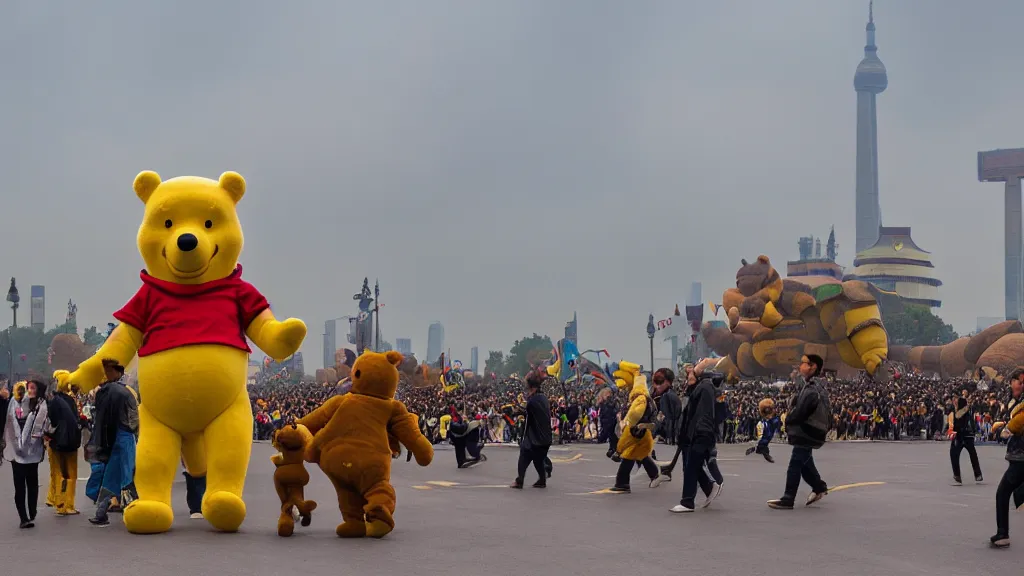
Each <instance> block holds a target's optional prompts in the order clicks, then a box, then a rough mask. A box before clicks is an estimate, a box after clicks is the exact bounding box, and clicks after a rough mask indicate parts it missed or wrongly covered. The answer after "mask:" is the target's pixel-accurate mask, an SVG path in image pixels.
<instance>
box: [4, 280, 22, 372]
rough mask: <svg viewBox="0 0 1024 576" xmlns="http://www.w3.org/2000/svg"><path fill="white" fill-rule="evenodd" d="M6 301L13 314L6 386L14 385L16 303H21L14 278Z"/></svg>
mask: <svg viewBox="0 0 1024 576" xmlns="http://www.w3.org/2000/svg"><path fill="white" fill-rule="evenodd" d="M7 301H8V302H10V303H11V312H13V313H14V317H13V322H12V324H11V329H10V330H9V331H8V332H7V340H8V343H9V344H10V346H11V349H10V350H8V351H7V355H8V358H9V359H10V361H9V363H8V368H9V369H10V378H9V379H8V380H7V383H8V385H10V386H13V385H14V329H15V328H17V327H18V302H21V297H19V296H18V287H17V286H16V285H15V284H14V278H13V277H12V278H11V288H10V290H8V291H7Z"/></svg>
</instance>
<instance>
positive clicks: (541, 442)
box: [510, 372, 553, 490]
mask: <svg viewBox="0 0 1024 576" xmlns="http://www.w3.org/2000/svg"><path fill="white" fill-rule="evenodd" d="M543 383H544V377H543V376H542V375H540V374H538V373H536V372H534V373H532V374H530V375H529V376H527V378H526V410H525V412H526V426H525V427H524V430H523V438H522V441H520V443H519V464H518V473H517V475H516V479H515V481H514V482H512V485H511V486H510V487H511V488H514V489H516V490H522V488H523V481H524V480H525V476H526V469H527V468H529V466H530V463H533V467H534V469H536V470H537V476H538V480H537V481H536V482H534V484H533V487H534V488H546V487H547V479H548V476H549V475H550V472H548V469H547V463H548V462H550V461H549V460H548V450H549V449H550V448H551V441H552V436H553V435H552V433H551V424H550V421H551V420H550V416H551V404H550V403H549V402H548V398H547V396H545V395H544V392H543V391H541V385H542V384H543Z"/></svg>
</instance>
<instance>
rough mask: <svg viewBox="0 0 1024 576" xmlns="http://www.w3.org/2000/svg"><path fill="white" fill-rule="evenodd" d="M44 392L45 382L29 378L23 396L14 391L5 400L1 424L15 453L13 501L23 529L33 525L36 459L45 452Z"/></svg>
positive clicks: (9, 445) (45, 414)
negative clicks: (8, 399) (5, 405)
mask: <svg viewBox="0 0 1024 576" xmlns="http://www.w3.org/2000/svg"><path fill="white" fill-rule="evenodd" d="M45 395H46V384H45V383H43V382H40V381H38V380H31V381H29V382H28V383H27V384H26V385H25V394H24V396H22V397H21V398H20V399H19V398H18V394H15V398H13V399H11V400H10V402H9V403H8V407H7V421H6V423H5V425H4V440H5V443H6V444H7V446H8V447H10V448H11V450H12V451H13V453H14V459H13V460H11V473H12V475H13V477H14V503H15V506H16V507H17V509H18V517H19V518H20V519H21V528H23V529H25V528H32V527H34V526H35V520H36V508H37V506H38V504H39V463H40V462H42V461H43V457H44V456H45V455H46V447H45V445H44V442H43V435H44V434H45V433H46V430H47V427H48V426H49V418H48V410H47V407H46V400H45V398H44V397H45Z"/></svg>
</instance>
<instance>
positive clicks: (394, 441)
mask: <svg viewBox="0 0 1024 576" xmlns="http://www.w3.org/2000/svg"><path fill="white" fill-rule="evenodd" d="M401 363H402V355H401V354H400V353H398V352H394V351H391V352H388V353H387V354H378V353H376V352H364V353H363V355H362V356H360V357H359V359H357V360H356V362H355V364H353V365H352V391H351V392H349V393H348V394H345V395H343V396H334V397H333V398H331V399H330V400H328V401H327V402H325V403H324V404H323V406H320V407H319V408H317V409H316V410H314V411H313V412H312V413H311V414H309V415H307V416H306V417H304V418H302V419H300V420H298V421H297V423H298V424H300V425H302V426H305V427H306V428H308V429H309V431H310V432H312V433H313V434H314V436H313V442H312V446H310V448H309V449H308V451H307V452H308V453H307V460H308V461H310V462H318V463H319V464H320V469H321V470H323V471H324V473H325V474H327V477H328V478H330V479H331V482H332V483H334V488H335V490H336V491H337V493H338V504H339V506H340V508H341V518H342V520H343V522H342V523H341V524H339V525H338V528H337V529H336V533H337V534H338V536H340V537H342V538H362V537H364V536H370V537H371V538H382V537H384V536H386V535H387V534H388V533H390V532H391V531H392V530H394V528H395V518H394V514H395V489H394V488H393V487H392V486H391V459H392V456H394V455H395V453H397V452H398V442H401V443H402V444H404V445H405V447H406V448H408V449H409V452H411V453H412V455H413V456H415V457H416V463H417V464H419V465H420V466H427V465H429V464H430V461H431V460H433V458H434V447H433V446H431V445H430V442H429V441H428V440H427V439H426V438H425V437H424V436H423V434H421V433H420V429H419V426H418V420H417V418H416V415H415V414H410V413H409V411H408V410H407V409H406V407H405V404H402V402H401V401H399V400H395V391H396V390H397V389H398V366H399V365H400V364H401Z"/></svg>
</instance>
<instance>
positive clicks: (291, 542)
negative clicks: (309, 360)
mask: <svg viewBox="0 0 1024 576" xmlns="http://www.w3.org/2000/svg"><path fill="white" fill-rule="evenodd" d="M745 447H746V446H745V445H743V446H721V447H720V448H719V466H720V467H721V469H722V472H723V473H724V474H725V485H724V489H723V492H722V495H721V497H720V498H719V499H718V500H717V501H716V502H715V503H714V504H713V505H712V506H711V507H710V508H708V509H705V510H698V511H697V512H695V513H692V514H683V515H674V514H671V513H669V512H668V508H670V507H671V506H673V505H675V504H676V503H677V502H678V500H679V496H680V491H681V489H682V482H681V480H682V472H681V471H679V470H677V472H676V475H675V477H674V478H673V481H672V482H669V483H665V484H662V485H661V486H660V487H658V488H656V489H651V488H649V487H648V481H647V479H646V476H645V475H644V474H643V473H642V472H640V473H639V475H635V476H634V477H633V480H632V482H633V492H632V493H631V494H612V493H608V492H607V491H606V490H605V489H606V488H608V487H610V486H611V484H612V482H613V476H614V474H615V470H616V465H615V464H614V463H612V462H610V461H609V460H607V459H606V458H605V456H604V448H603V447H598V446H594V445H590V444H586V445H569V446H555V447H553V448H552V452H551V457H552V460H553V462H554V474H553V477H552V478H551V479H550V480H549V481H548V488H546V489H534V488H531V487H530V486H529V485H530V484H532V483H533V481H534V480H535V478H534V477H533V474H534V472H533V471H532V470H531V471H530V472H529V473H528V475H527V487H526V488H525V489H523V490H521V491H518V490H511V489H509V488H508V487H507V486H508V484H509V483H510V482H511V480H512V479H513V477H514V476H515V462H516V459H517V456H518V453H517V450H516V449H515V448H514V447H500V446H488V447H487V448H486V449H485V454H486V455H487V456H488V457H489V458H488V461H487V462H485V463H482V464H480V465H479V466H476V467H474V468H471V469H468V470H459V469H457V468H456V466H455V455H454V453H453V452H452V451H451V450H450V449H448V448H447V447H439V448H438V450H437V453H436V455H435V460H434V463H433V464H431V465H430V466H429V467H427V468H421V467H419V466H416V464H415V462H412V463H407V462H406V461H405V458H404V456H403V457H402V458H401V459H399V460H395V461H394V466H393V470H392V476H393V478H392V482H393V484H394V485H395V489H396V491H397V494H398V510H397V512H396V514H395V520H396V523H397V526H396V529H395V531H394V532H392V533H391V534H390V535H389V536H387V537H386V538H384V539H383V540H369V539H366V540H341V539H339V538H337V537H336V536H335V535H334V528H335V526H336V525H337V524H338V523H339V522H341V517H340V513H339V512H338V509H337V504H336V498H335V495H334V490H333V488H332V487H331V485H330V483H329V482H328V481H327V480H326V478H325V477H324V476H323V475H322V474H321V473H320V471H319V469H316V468H315V467H314V468H313V469H311V470H310V473H311V476H312V477H313V479H312V482H311V484H310V486H309V487H308V488H307V498H310V497H311V498H313V499H314V500H316V501H317V502H318V503H319V508H318V509H317V510H316V512H315V513H314V517H313V524H312V526H310V527H308V528H301V527H297V528H296V534H295V536H293V537H292V538H288V539H285V538H280V537H278V536H277V534H276V521H277V509H278V499H277V495H276V493H275V491H274V486H273V480H272V475H273V470H274V467H273V465H272V464H271V463H270V460H269V458H270V455H271V454H272V453H273V449H272V448H271V447H270V446H269V445H267V444H256V445H255V446H254V447H253V455H252V461H251V463H250V468H249V470H250V472H249V478H248V481H247V484H246V490H245V499H246V502H247V505H248V513H249V515H248V518H247V519H246V521H245V524H243V526H242V530H241V532H239V533H237V534H219V533H216V532H213V531H212V530H211V528H210V527H209V525H208V524H207V523H206V522H205V521H202V520H190V519H189V518H188V514H187V507H186V505H185V494H184V481H183V479H180V478H179V481H178V482H177V483H176V484H175V486H174V499H175V513H176V518H175V523H174V528H173V530H172V531H171V532H169V533H167V534H161V535H155V536H136V535H131V534H128V533H127V532H126V531H125V529H124V526H123V525H122V524H121V523H120V518H119V517H116V516H115V517H114V520H113V522H112V524H111V525H110V526H109V527H105V528H98V527H94V526H91V525H90V524H89V523H88V521H87V515H88V514H89V513H90V512H92V511H93V509H94V506H93V505H92V504H91V503H90V502H88V501H87V500H86V499H85V497H84V484H85V482H84V480H83V481H81V482H79V485H78V500H79V508H80V509H81V510H82V512H83V514H82V515H80V516H73V517H56V516H54V515H53V512H52V510H50V509H48V508H45V507H43V506H42V502H40V512H39V518H38V519H37V522H36V524H37V526H36V527H35V528H33V529H30V530H21V529H19V528H18V522H17V514H16V512H15V510H14V505H13V502H12V500H13V487H12V483H11V481H10V480H9V478H10V472H9V470H10V466H9V465H4V466H2V467H0V475H2V476H3V477H5V478H8V479H5V480H3V481H0V502H5V503H7V504H5V505H4V506H6V507H7V510H6V512H2V511H0V516H2V517H3V518H6V520H5V521H0V543H2V544H0V545H2V546H3V548H4V550H5V554H4V559H3V560H2V561H0V563H2V564H3V565H4V566H5V567H10V566H12V565H13V566H16V567H17V566H21V568H18V569H16V570H15V571H11V572H7V573H9V574H14V573H19V574H27V573H29V572H31V573H34V574H73V575H75V576H92V575H103V576H112V575H118V574H128V573H131V574H133V575H143V576H165V575H166V576H171V575H174V576H182V575H191V574H197V575H206V574H211V575H212V574H216V575H218V576H230V575H235V574H238V575H246V576H262V575H271V574H282V573H292V572H298V573H302V574H307V575H312V574H382V575H383V574H406V573H408V574H462V573H478V574H487V575H505V574H508V575H516V576H523V575H527V576H533V575H542V574H544V575H546V574H557V575H559V576H568V575H573V574H587V575H592V576H594V575H596V576H603V575H606V574H609V575H622V574H647V575H660V574H674V573H679V572H686V573H690V574H701V575H704V574H707V575H712V574H713V575H718V576H729V575H733V574H735V575H749V574H758V575H762V576H774V575H780V576H782V575H785V576H795V575H798V574H829V575H833V574H834V575H840V574H843V575H845V574H870V575H887V576H888V575H903V574H907V575H911V574H927V575H929V576H940V575H946V574H950V575H953V574H972V576H980V575H987V574H992V575H997V574H998V575H1000V576H1005V575H1006V574H1009V573H1012V572H1014V571H1015V570H1018V569H1019V566H1020V565H1021V562H1022V561H1024V511H1016V512H1013V513H1011V527H1010V531H1011V537H1012V538H1014V541H1015V544H1014V545H1013V546H1011V547H1010V548H1009V549H1008V550H991V549H989V547H988V538H989V536H991V535H992V534H993V533H994V532H995V512H994V509H995V487H996V484H997V483H998V481H999V478H1000V476H1001V475H1002V472H1003V470H1004V469H1005V468H1006V463H1005V461H1004V460H1003V450H1002V449H1001V448H999V447H995V446H981V447H979V453H980V455H981V462H982V468H983V471H984V473H985V479H986V481H985V482H984V483H982V484H975V483H974V482H973V480H968V481H967V482H966V483H965V484H964V486H961V487H954V486H952V485H951V482H952V475H951V472H950V466H949V456H948V449H949V445H948V443H944V442H943V443H940V442H917V443H874V444H873V443H833V444H829V445H827V446H826V447H824V448H823V449H822V450H818V451H816V452H815V459H816V461H817V463H818V468H819V470H820V471H821V473H822V476H823V478H824V479H825V481H826V482H828V484H829V486H830V487H831V488H832V490H833V491H832V493H830V494H829V495H828V496H827V497H826V498H825V499H823V500H822V501H821V502H819V503H818V504H815V505H814V506H811V507H804V506H803V505H802V504H803V501H804V499H805V498H806V495H807V487H806V485H804V486H802V487H801V493H800V495H799V496H798V505H797V508H796V509H795V510H792V511H779V510H770V509H768V508H767V507H766V506H765V501H766V500H768V499H771V498H777V497H779V496H781V493H782V489H783V485H784V483H785V468H786V463H787V461H788V457H789V448H788V447H787V446H785V445H780V444H775V445H773V448H772V451H773V455H774V456H775V457H776V460H777V462H776V463H775V464H769V463H767V462H765V461H764V460H763V459H762V458H761V457H760V456H758V455H751V456H749V457H745V456H744V455H743V449H744V448H745ZM657 452H658V457H659V458H660V459H662V460H667V459H669V458H671V456H672V452H673V449H672V448H671V447H668V446H664V445H659V446H658V447H657ZM962 466H963V467H964V470H965V473H966V476H970V472H969V470H970V463H969V461H968V458H967V455H966V453H965V454H964V455H963V457H962ZM87 470H88V467H86V466H85V465H84V464H83V465H82V466H81V467H80V476H83V477H84V476H85V475H86V471H87ZM47 477H48V476H47V471H46V468H45V464H43V465H42V466H41V468H40V479H41V480H42V482H43V486H41V487H40V498H41V499H43V498H44V497H45V491H46V478H47ZM702 499H703V497H702V496H701V497H699V498H698V503H699V502H700V500H702ZM1022 510H1024V509H1022ZM22 563H23V564H22Z"/></svg>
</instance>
